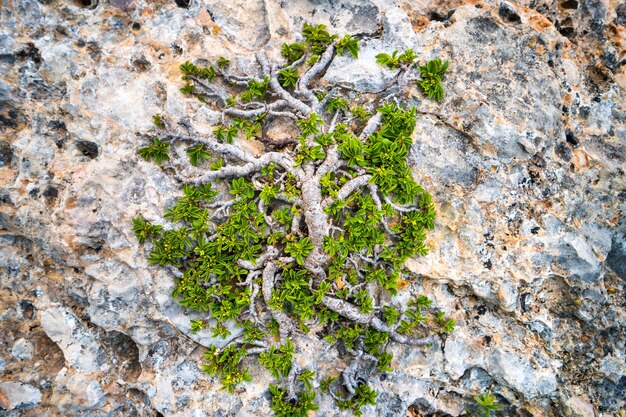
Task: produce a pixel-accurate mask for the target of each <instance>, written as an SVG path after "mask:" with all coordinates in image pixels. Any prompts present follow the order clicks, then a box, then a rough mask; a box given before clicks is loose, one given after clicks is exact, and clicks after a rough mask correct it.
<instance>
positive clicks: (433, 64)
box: [417, 58, 449, 101]
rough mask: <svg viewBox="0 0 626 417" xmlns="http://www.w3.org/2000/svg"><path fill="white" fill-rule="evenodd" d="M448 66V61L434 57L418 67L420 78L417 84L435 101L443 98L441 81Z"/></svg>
mask: <svg viewBox="0 0 626 417" xmlns="http://www.w3.org/2000/svg"><path fill="white" fill-rule="evenodd" d="M448 66H449V63H448V61H441V59H439V58H435V59H433V60H430V61H428V62H427V63H426V65H423V66H420V67H419V70H420V75H421V76H422V79H421V80H419V81H418V82H417V84H418V85H419V86H420V88H421V89H422V91H423V92H424V94H426V96H428V98H430V99H435V100H437V101H441V100H443V95H444V91H443V87H442V86H441V81H442V80H443V76H444V73H445V72H446V70H447V69H448Z"/></svg>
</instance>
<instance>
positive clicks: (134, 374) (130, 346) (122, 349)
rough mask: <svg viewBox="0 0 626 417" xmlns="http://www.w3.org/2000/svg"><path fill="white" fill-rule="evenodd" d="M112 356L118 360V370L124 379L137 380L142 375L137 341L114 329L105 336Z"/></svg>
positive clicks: (106, 344)
mask: <svg viewBox="0 0 626 417" xmlns="http://www.w3.org/2000/svg"><path fill="white" fill-rule="evenodd" d="M104 342H105V346H106V347H107V350H108V351H109V353H110V357H111V358H115V359H116V360H117V366H118V371H119V373H120V374H121V377H122V379H123V380H124V381H128V382H135V381H137V379H138V378H139V375H141V364H140V363H139V349H138V348H137V345H136V344H135V341H134V340H133V339H131V338H130V337H129V336H127V335H126V334H124V333H122V332H118V331H116V330H112V331H110V332H107V334H106V336H105V337H104Z"/></svg>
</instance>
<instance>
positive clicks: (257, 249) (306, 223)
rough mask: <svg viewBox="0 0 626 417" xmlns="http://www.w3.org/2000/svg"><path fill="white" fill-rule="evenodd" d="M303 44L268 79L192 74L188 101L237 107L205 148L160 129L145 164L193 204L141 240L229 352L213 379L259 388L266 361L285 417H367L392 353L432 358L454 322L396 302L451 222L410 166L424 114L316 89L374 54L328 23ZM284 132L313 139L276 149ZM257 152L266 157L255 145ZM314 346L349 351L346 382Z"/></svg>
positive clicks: (148, 228)
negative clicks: (346, 412) (249, 359)
mask: <svg viewBox="0 0 626 417" xmlns="http://www.w3.org/2000/svg"><path fill="white" fill-rule="evenodd" d="M303 36H304V41H303V42H302V43H294V44H285V45H283V47H282V49H281V54H282V56H283V57H284V58H285V59H286V63H285V64H283V65H282V66H276V65H275V66H272V65H270V63H269V61H268V59H267V57H266V56H265V54H264V53H263V52H261V53H259V54H258V55H257V60H258V62H259V66H260V70H259V74H258V76H256V77H242V76H235V75H232V74H230V73H229V72H227V69H229V68H230V67H231V63H230V61H229V60H228V59H226V58H223V57H222V58H220V59H219V60H218V61H217V63H216V65H215V66H209V67H199V66H197V65H195V64H192V63H190V62H186V63H184V64H182V65H181V72H182V76H183V81H184V83H185V84H184V86H183V87H182V89H181V91H183V93H185V94H189V95H190V96H194V97H196V98H198V99H199V100H200V101H201V102H202V103H205V105H208V106H212V107H214V108H217V109H221V111H222V114H223V119H222V120H223V124H222V125H219V126H216V127H215V129H214V131H213V134H212V135H208V136H206V135H205V136H203V135H200V134H197V133H195V132H194V131H193V127H192V126H189V124H188V123H179V124H175V123H174V121H171V120H168V119H167V118H166V117H165V116H163V115H160V114H159V115H156V116H155V117H154V124H155V129H156V136H157V138H154V139H153V141H152V142H151V143H150V144H149V145H147V146H146V147H144V148H143V149H141V150H140V155H141V156H142V157H144V158H145V159H147V160H152V161H154V162H156V163H157V164H161V165H162V166H163V169H164V170H166V172H170V173H172V174H173V175H174V176H175V178H176V179H177V180H179V181H180V182H181V183H182V184H183V188H182V195H181V197H180V198H179V199H178V200H177V201H176V202H175V203H174V204H173V205H171V206H170V207H169V208H168V209H167V211H166V212H165V220H166V223H165V224H166V226H165V227H163V226H160V225H155V224H152V223H150V222H149V221H147V220H146V219H144V218H143V217H142V216H139V217H138V218H136V219H135V220H134V221H133V230H134V231H135V233H136V234H137V238H138V240H139V242H140V243H143V242H146V241H150V243H149V246H148V248H149V254H148V261H149V262H150V263H152V264H157V265H161V266H164V267H167V268H168V269H169V270H170V271H172V272H173V274H174V276H175V283H176V286H175V290H174V292H173V294H172V295H173V297H175V298H176V299H177V300H178V302H179V303H180V304H181V305H182V306H184V307H186V308H187V309H189V310H191V311H194V312H196V313H202V314H203V315H204V316H205V317H204V318H203V319H200V320H192V322H191V329H192V332H199V331H210V332H211V334H212V335H213V337H215V338H218V339H223V342H222V343H221V344H220V347H218V346H212V347H211V348H210V349H209V350H208V351H207V352H206V354H205V360H206V361H205V364H204V365H203V370H204V371H205V372H207V373H208V374H210V375H213V376H216V377H219V379H220V380H221V381H222V384H223V387H224V389H226V390H228V391H229V392H234V391H235V389H236V387H237V385H239V384H241V383H243V382H245V381H249V380H250V374H249V373H248V371H247V370H246V369H245V367H244V365H243V363H244V361H243V359H244V358H245V357H246V356H249V355H251V356H254V357H256V358H257V359H258V362H259V363H260V364H261V365H262V366H263V367H265V368H266V369H267V370H268V375H271V376H272V377H273V378H274V379H275V380H276V381H277V383H276V384H275V385H272V386H271V387H269V389H270V391H271V398H272V402H271V408H272V410H273V411H274V412H275V414H276V415H277V416H306V415H308V412H309V411H312V410H315V409H317V406H316V405H315V399H316V387H321V388H322V391H325V392H328V394H329V395H331V396H332V397H333V398H334V399H335V400H336V401H337V404H338V405H339V406H340V407H342V408H346V409H351V410H353V412H354V414H355V415H361V413H362V411H361V408H362V407H364V406H368V405H374V404H375V401H376V397H377V393H376V392H375V391H374V389H373V388H372V387H371V386H369V385H368V383H367V381H368V379H369V377H370V373H371V372H391V371H392V370H393V355H392V354H391V353H389V352H387V347H388V346H389V344H391V343H403V344H413V345H428V344H430V343H432V342H433V340H434V338H433V337H434V336H433V335H436V334H443V333H445V332H449V331H452V329H453V327H454V321H452V320H450V319H447V318H446V317H445V315H444V314H443V313H442V312H439V311H438V310H437V309H435V308H433V306H432V302H431V301H430V300H429V299H428V298H426V297H423V296H422V297H419V298H417V299H415V300H413V301H412V302H411V303H409V305H408V306H403V305H400V304H398V303H396V302H395V301H394V298H393V296H394V295H396V294H397V293H398V291H399V290H401V289H402V288H403V287H405V286H406V283H407V279H408V278H409V274H408V272H407V271H406V269H405V267H404V263H405V261H406V260H407V259H408V258H410V257H413V256H422V255H426V254H427V253H428V245H427V244H426V238H427V231H428V230H430V229H432V228H433V227H434V222H435V206H434V203H433V200H432V198H431V196H430V194H429V193H428V192H427V191H426V190H425V189H424V188H423V187H421V186H420V185H419V184H417V183H416V182H415V180H414V178H413V176H412V174H411V169H410V167H409V165H408V163H407V157H408V155H409V152H410V150H411V146H412V144H413V130H414V127H415V123H416V117H417V113H416V110H415V109H414V108H405V107H404V106H402V105H401V104H399V102H398V101H397V100H390V101H388V102H384V103H381V104H378V105H374V104H373V103H371V102H364V101H362V102H352V103H351V102H350V101H348V100H347V99H346V98H345V97H342V96H341V94H340V90H338V89H334V88H332V87H333V86H327V87H326V88H324V89H318V90H313V87H312V86H311V85H312V84H313V83H314V82H315V80H316V79H317V77H319V75H320V74H321V73H322V72H323V71H324V70H325V69H326V68H327V67H328V65H329V64H330V62H331V61H332V60H333V59H334V57H335V56H337V55H341V54H345V53H347V55H348V56H351V57H353V58H357V57H358V51H359V44H358V40H357V39H356V38H354V37H351V36H348V35H346V36H344V37H342V38H339V37H337V36H336V35H331V34H330V33H329V32H328V31H327V29H326V27H325V26H324V25H308V24H305V26H304V29H303ZM415 58H416V56H415V54H414V53H413V51H412V50H409V51H405V52H404V53H403V54H401V55H398V54H397V53H394V54H392V55H387V54H385V56H379V58H378V60H379V62H380V63H381V64H383V65H386V66H387V67H389V68H400V71H405V72H407V74H408V73H409V72H410V71H413V69H414V68H413V61H414V60H415ZM429 65H430V63H429V64H427V65H426V67H427V70H428V72H426V73H422V76H423V77H431V75H432V74H431V73H432V71H430V69H428V68H429ZM431 66H432V65H431ZM446 67H447V65H446ZM442 68H443V67H442V66H438V67H437V69H436V71H434V73H433V74H435V75H436V76H437V77H439V75H437V74H442V71H441V70H442ZM443 70H444V71H445V68H444V69H443ZM431 78H432V77H431ZM424 88H425V89H426V88H427V87H424ZM396 89H397V90H399V89H398V88H396ZM227 91H229V92H233V93H234V94H232V95H229V94H228V93H226V92H227ZM400 93H402V92H401V91H397V92H396V95H400ZM390 96H393V94H391V95H390ZM438 97H439V96H438V95H435V98H438ZM276 119H278V120H282V121H283V123H285V124H291V125H292V127H293V128H294V129H298V130H299V132H300V134H299V137H295V138H292V139H291V140H285V141H282V142H275V141H272V140H271V139H269V138H268V137H267V135H266V127H267V126H268V124H269V123H271V122H272V121H274V120H276ZM253 139H255V140H258V141H260V142H261V143H262V144H264V145H265V147H266V150H267V152H266V153H265V154H263V155H261V156H254V155H252V154H251V153H250V152H249V151H247V150H246V149H247V148H246V147H245V146H242V144H241V142H242V141H245V140H253ZM304 335H308V336H306V337H318V336H319V337H323V338H324V342H321V343H329V344H331V345H336V346H341V348H342V351H344V352H348V355H349V357H348V359H349V360H348V361H347V362H348V363H349V365H348V366H347V368H345V370H344V371H343V374H342V375H341V377H340V378H336V379H334V377H332V378H330V379H329V378H326V377H325V376H323V375H319V377H320V378H323V379H319V380H318V379H317V378H318V375H317V374H316V373H315V372H313V370H312V369H306V368H301V367H300V366H299V365H298V359H297V358H298V356H297V354H298V347H297V344H296V342H297V341H298V340H300V339H301V338H302V337H303V336H304ZM372 364H373V365H374V366H370V365H372ZM338 366H339V364H338Z"/></svg>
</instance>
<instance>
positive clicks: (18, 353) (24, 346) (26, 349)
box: [11, 339, 35, 361]
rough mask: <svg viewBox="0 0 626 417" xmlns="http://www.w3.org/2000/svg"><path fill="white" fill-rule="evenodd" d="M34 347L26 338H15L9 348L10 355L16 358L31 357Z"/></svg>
mask: <svg viewBox="0 0 626 417" xmlns="http://www.w3.org/2000/svg"><path fill="white" fill-rule="evenodd" d="M34 351H35V347H34V346H33V344H32V343H31V342H30V341H28V340H26V339H17V340H16V341H15V343H14V344H13V348H12V349H11V356H13V357H14V358H15V359H17V360H22V361H23V360H27V359H30V358H32V357H33V352H34Z"/></svg>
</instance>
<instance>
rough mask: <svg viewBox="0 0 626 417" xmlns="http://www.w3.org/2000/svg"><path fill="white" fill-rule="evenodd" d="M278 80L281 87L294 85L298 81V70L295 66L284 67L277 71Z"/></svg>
mask: <svg viewBox="0 0 626 417" xmlns="http://www.w3.org/2000/svg"><path fill="white" fill-rule="evenodd" d="M278 82H279V83H280V85H282V86H283V87H287V88H289V87H295V86H296V83H297V82H298V70H297V69H295V68H285V69H281V70H280V71H278Z"/></svg>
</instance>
